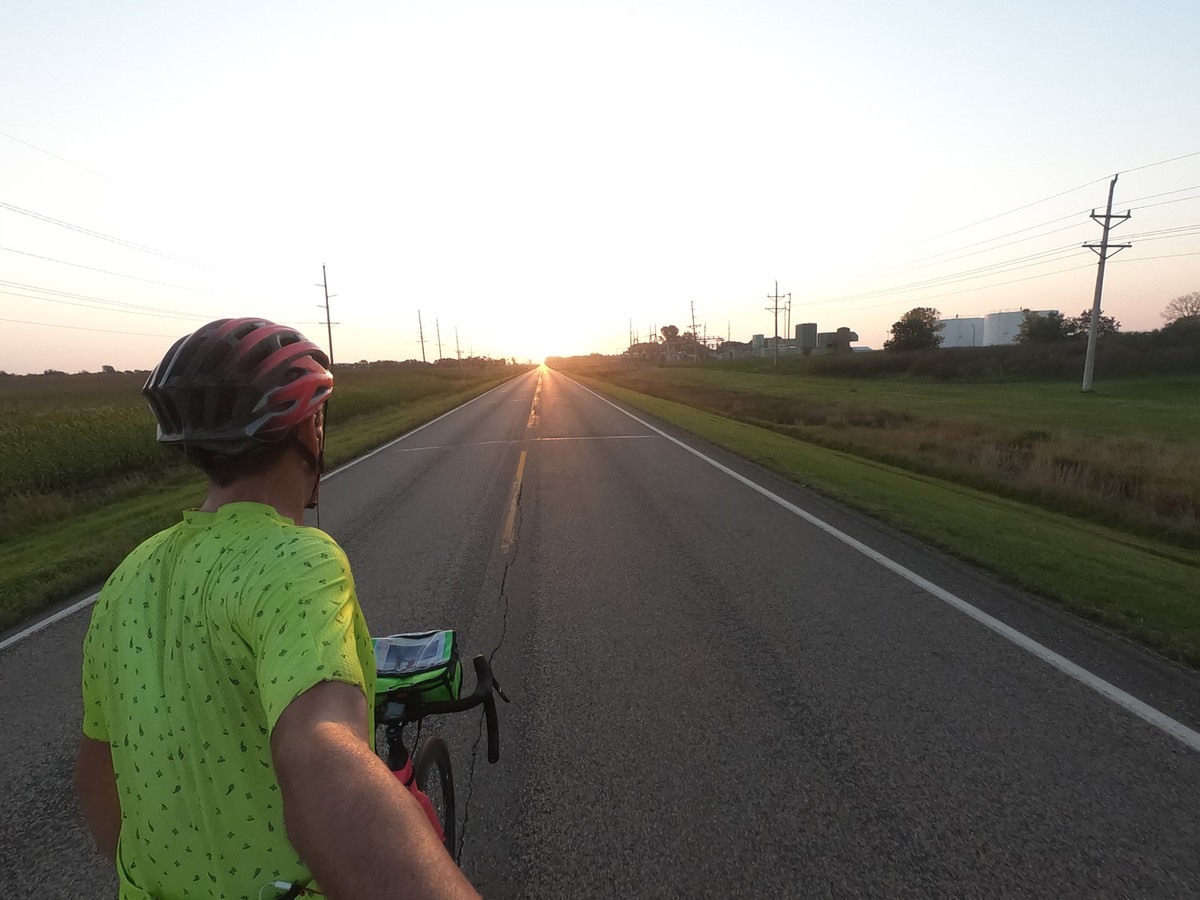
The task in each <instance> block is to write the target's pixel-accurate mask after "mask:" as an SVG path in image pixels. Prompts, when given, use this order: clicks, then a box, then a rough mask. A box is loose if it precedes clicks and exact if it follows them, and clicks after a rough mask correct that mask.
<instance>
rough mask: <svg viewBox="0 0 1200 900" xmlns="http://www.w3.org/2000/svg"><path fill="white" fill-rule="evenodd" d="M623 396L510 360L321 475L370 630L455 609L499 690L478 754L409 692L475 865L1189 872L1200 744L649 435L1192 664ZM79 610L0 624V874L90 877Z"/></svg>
mask: <svg viewBox="0 0 1200 900" xmlns="http://www.w3.org/2000/svg"><path fill="white" fill-rule="evenodd" d="M636 416H637V418H638V419H641V420H643V421H646V422H648V421H649V420H647V419H646V417H645V416H644V415H643V414H641V413H636ZM651 424H653V426H654V428H651V427H647V425H646V424H642V423H641V422H639V421H637V419H635V418H631V417H630V416H629V415H627V414H625V413H624V412H622V411H621V410H620V409H618V408H617V407H616V406H614V405H612V404H610V403H607V402H605V401H604V400H602V399H600V398H598V397H596V396H594V395H593V394H591V393H590V392H588V391H586V390H585V389H584V388H582V387H580V386H578V385H576V384H574V383H573V382H571V381H570V380H569V379H568V378H567V377H566V376H564V375H561V374H558V373H554V372H549V371H545V370H543V371H542V372H541V373H531V374H530V375H527V376H522V377H520V378H518V379H515V380H514V381H512V382H509V383H508V384H506V385H503V386H501V387H500V388H498V389H496V390H495V391H492V392H491V393H489V394H486V395H484V396H483V397H481V398H479V399H477V400H475V401H473V402H472V403H470V404H468V405H467V406H465V407H462V408H460V409H459V410H457V411H455V412H454V413H452V414H450V415H448V416H446V417H444V418H442V419H440V420H438V421H436V422H434V423H432V424H431V425H429V426H427V427H425V428H423V429H420V430H418V431H417V432H414V433H412V434H410V435H408V436H407V437H405V438H404V439H403V440H401V441H399V442H397V443H394V444H392V445H390V446H389V447H388V448H385V449H383V450H381V451H379V452H377V453H376V454H374V455H372V456H371V457H369V458H366V459H363V460H362V461H360V462H358V463H357V464H355V465H353V466H351V467H348V468H346V469H344V470H342V471H339V472H335V473H333V474H332V475H331V477H330V478H329V479H328V481H327V482H326V484H325V486H324V487H323V489H322V504H321V505H322V510H321V515H322V525H323V527H325V528H326V529H327V530H328V531H330V533H332V534H333V535H334V536H335V537H336V538H337V539H338V540H339V541H340V542H341V543H342V545H343V546H344V547H345V548H346V550H347V552H348V554H349V556H350V559H351V562H352V564H353V566H354V571H355V575H356V579H357V582H358V586H359V593H360V597H361V600H362V603H363V608H364V610H365V612H366V615H367V620H368V622H370V623H371V626H372V630H373V631H376V632H378V633H387V632H391V631H398V630H413V629H417V628H423V627H434V626H446V627H455V628H457V629H459V631H460V633H461V635H462V640H463V647H464V649H465V650H466V651H467V654H468V655H469V654H470V653H471V652H475V651H479V652H485V653H488V654H489V655H492V657H493V663H494V666H495V669H496V672H497V674H498V676H499V677H500V679H501V681H502V682H503V684H504V686H505V688H506V690H507V692H508V693H509V695H510V696H511V697H512V699H513V702H512V704H511V705H509V706H507V707H503V708H502V710H501V717H502V719H501V728H502V759H501V761H500V763H499V764H498V765H496V766H489V765H488V764H487V763H486V761H484V759H483V751H482V747H481V745H480V743H479V734H480V719H479V717H477V716H475V715H473V714H472V715H466V716H458V717H456V718H455V719H452V720H449V719H448V720H446V721H444V722H442V723H439V729H440V730H442V731H443V732H444V733H446V734H447V735H448V736H449V738H450V739H451V744H452V751H453V753H454V758H455V764H456V767H457V782H458V786H459V787H458V789H459V802H460V813H461V816H462V818H463V821H462V822H461V823H460V824H461V828H462V831H463V842H462V854H461V861H462V865H463V867H464V869H465V870H466V872H467V873H468V875H469V876H470V877H471V878H472V880H473V881H475V883H476V884H477V885H478V886H479V887H480V889H481V890H482V891H483V892H484V894H485V895H486V896H494V897H546V898H554V897H574V896H579V897H611V896H646V897H667V896H678V897H694V896H695V897H699V896H712V897H727V896H753V897H759V896H887V897H895V896H914V897H928V896H954V897H970V896H1013V895H1022V896H1061V895H1072V896H1081V895H1085V896H1154V897H1168V896H1178V897H1188V896H1192V897H1194V896H1197V895H1200V814H1198V812H1197V804H1196V798H1197V797H1198V796H1200V752H1197V751H1196V750H1194V749H1192V748H1190V747H1188V746H1186V745H1185V744H1184V743H1183V742H1181V741H1180V740H1179V739H1177V738H1176V737H1172V736H1170V735H1169V734H1167V733H1165V732H1164V731H1163V730H1162V729H1161V728H1158V727H1155V726H1154V725H1152V724H1150V723H1148V722H1146V721H1145V720H1144V719H1143V718H1139V717H1137V716H1135V715H1132V714H1131V713H1130V712H1129V711H1127V710H1126V709H1125V708H1122V707H1121V706H1119V705H1117V704H1115V703H1114V702H1112V701H1111V700H1110V699H1108V698H1106V697H1104V696H1102V695H1101V694H1100V693H1098V692H1097V691H1095V690H1093V689H1092V688H1090V687H1088V686H1086V685H1084V684H1082V683H1080V682H1079V681H1078V680H1076V679H1073V678H1070V677H1068V676H1066V675H1065V674H1063V673H1062V672H1061V671H1059V670H1058V669H1055V668H1053V667H1052V666H1050V665H1048V664H1047V663H1046V662H1044V661H1043V660H1042V659H1039V658H1037V657H1036V656H1034V655H1032V654H1030V653H1029V652H1027V651H1026V650H1024V649H1021V648H1020V647H1018V646H1017V645H1015V644H1014V643H1013V642H1012V641H1010V640H1008V639H1006V638H1005V637H1003V636H1001V635H999V634H997V633H996V632H995V631H993V630H989V629H988V628H985V627H983V626H982V625H981V624H980V623H979V622H977V621H975V620H974V619H972V618H969V617H968V616H966V615H964V614H963V613H962V612H960V611H958V610H956V609H954V608H952V607H950V606H948V605H947V604H946V603H945V602H943V600H941V599H938V598H937V597H936V596H934V595H933V594H931V593H930V592H929V591H928V590H926V589H924V588H922V587H920V586H918V585H917V584H914V583H913V581H912V580H909V579H906V578H902V577H900V576H899V575H897V574H896V573H895V572H894V571H891V570H889V569H888V568H885V567H884V566H882V565H880V564H879V563H878V562H875V561H872V560H871V559H869V558H868V557H867V556H864V555H863V554H862V553H861V552H859V551H857V550H855V549H853V548H851V547H849V546H847V545H846V544H845V543H844V542H842V541H840V540H838V539H837V538H835V537H834V536H832V535H830V534H829V533H828V532H827V531H823V530H821V529H819V528H817V527H814V525H812V524H810V523H809V522H806V521H805V520H803V519H802V518H800V517H799V516H798V515H797V514H796V513H795V512H794V511H792V510H790V509H788V508H787V507H785V506H783V505H780V503H778V502H776V501H775V500H774V499H772V497H770V496H767V495H765V494H764V493H762V492H760V491H755V490H752V489H751V488H750V487H748V486H747V485H746V484H744V483H742V482H741V481H738V480H736V479H735V478H734V477H731V476H730V474H728V473H726V472H723V471H721V470H720V469H718V468H716V467H714V466H713V465H711V464H710V463H709V462H708V461H706V460H705V459H703V458H701V457H699V456H697V455H695V454H693V453H689V452H687V451H686V450H685V449H683V448H681V447H680V446H678V445H677V444H676V443H673V442H672V441H671V440H669V439H668V438H667V437H666V436H665V435H672V436H676V437H679V438H680V439H682V440H683V441H684V442H686V443H687V444H689V445H690V446H692V447H694V448H697V449H699V450H700V451H701V453H703V454H704V455H705V456H707V457H708V458H710V459H712V460H714V461H716V462H719V463H721V464H723V465H725V466H727V467H728V468H729V469H730V470H732V471H734V472H736V473H740V474H741V475H743V476H744V477H747V478H749V479H750V480H752V481H753V482H754V483H755V484H757V485H759V486H761V487H762V488H764V489H765V490H766V491H768V492H772V493H773V494H774V495H775V496H777V497H778V498H780V499H782V500H784V501H787V502H789V503H791V504H794V505H795V506H797V507H800V508H802V509H804V510H806V511H808V512H810V513H812V514H813V515H815V516H817V517H818V518H820V519H821V520H822V521H824V522H827V523H829V524H830V525H832V526H833V527H835V528H837V529H840V530H841V531H843V532H846V533H847V534H849V535H852V536H853V537H854V538H856V539H858V540H859V541H862V542H863V543H864V544H866V545H868V546H869V547H871V548H873V549H874V550H875V551H877V552H878V553H881V554H883V556H885V557H886V558H887V559H889V560H893V561H895V562H896V563H897V564H899V565H901V566H904V567H906V568H907V569H909V570H911V571H913V572H915V573H917V574H918V575H919V576H921V577H923V578H925V579H928V580H929V581H930V582H932V583H933V584H935V585H937V586H939V587H940V588H942V589H944V590H946V591H949V592H951V593H953V594H954V595H955V596H957V597H959V598H962V599H963V600H964V601H966V602H967V603H969V604H972V605H973V606H974V607H976V608H978V609H980V610H982V611H983V612H986V613H988V614H990V615H992V616H995V617H996V618H997V619H999V620H1001V621H1003V622H1005V623H1007V624H1008V625H1010V626H1011V627H1013V628H1014V629H1017V631H1019V632H1020V633H1021V634H1023V635H1027V636H1028V637H1030V638H1032V639H1033V640H1035V641H1038V642H1040V643H1041V644H1042V645H1045V646H1046V647H1048V648H1050V649H1051V650H1053V651H1055V652H1057V653H1059V654H1062V655H1063V656H1064V657H1066V658H1067V659H1069V660H1071V661H1073V662H1075V663H1076V664H1078V665H1080V666H1082V667H1084V668H1085V669H1087V670H1088V671H1090V672H1092V673H1094V674H1095V675H1096V676H1099V677H1100V678H1103V679H1106V680H1107V681H1108V682H1111V683H1112V684H1113V685H1115V686H1116V687H1118V688H1120V689H1122V690H1124V691H1127V692H1129V694H1131V695H1133V696H1134V697H1136V698H1138V699H1140V700H1141V701H1144V702H1145V703H1148V704H1150V705H1151V706H1153V707H1154V708H1155V709H1157V710H1159V711H1161V712H1162V713H1164V714H1166V715H1167V716H1170V717H1172V718H1173V719H1174V720H1176V721H1178V722H1179V723H1181V724H1182V725H1183V726H1184V727H1186V728H1190V729H1200V678H1197V676H1196V675H1195V674H1194V673H1192V672H1190V671H1185V670H1183V669H1181V668H1179V667H1176V666H1173V665H1171V664H1169V663H1166V662H1164V661H1162V660H1160V659H1158V658H1156V657H1155V656H1153V655H1152V654H1148V653H1146V652H1144V651H1142V650H1141V649H1139V648H1137V647H1135V646H1133V645H1131V644H1129V643H1128V642H1125V641H1123V640H1120V639H1117V638H1114V637H1112V636H1110V635H1108V634H1107V633H1105V632H1104V631H1102V630H1100V629H1098V628H1095V627H1093V626H1090V625H1088V624H1086V623H1082V622H1080V621H1078V620H1075V619H1074V618H1072V617H1070V616H1067V615H1064V614H1062V613H1060V612H1058V611H1056V610H1053V609H1051V608H1049V607H1047V606H1046V605H1044V604H1042V603H1040V602H1039V601H1037V600H1035V599H1033V598H1030V597H1028V596H1025V595H1022V594H1020V593H1017V592H1014V591H1012V590H1010V589H1008V588H1005V587H1004V586H1002V585H999V584H997V583H996V582H995V581H994V580H992V579H990V578H989V577H987V576H986V575H985V574H983V573H980V572H978V571H975V570H973V569H971V568H970V567H968V566H965V565H962V564H961V563H958V562H955V561H953V560H949V559H947V558H946V557H944V556H942V555H940V554H937V553H935V552H932V551H930V550H929V549H927V548H925V547H922V546H921V545H919V544H917V543H916V542H913V541H911V540H909V539H906V538H904V537H903V536H900V535H897V534H895V533H892V532H891V531H889V530H888V529H886V528H883V527H881V526H879V525H877V524H875V523H872V522H871V521H869V520H867V519H864V518H862V517H860V516H857V515H855V514H852V513H849V512H847V511H846V510H844V509H842V508H840V507H838V506H837V505H835V504H831V503H829V502H826V501H824V500H822V499H821V498H819V497H816V496H814V495H812V494H810V493H809V492H807V491H805V490H804V489H803V488H802V487H800V486H797V485H794V484H791V483H789V482H785V481H783V480H781V479H779V478H776V477H775V476H772V475H771V474H769V473H766V472H763V471H762V470H759V469H757V468H756V467H754V466H752V465H750V464H747V463H745V462H743V461H741V460H738V459H736V458H734V457H731V456H729V455H728V454H725V453H723V452H721V451H719V450H716V449H714V448H711V447H707V446H705V445H704V444H703V443H702V442H699V441H697V440H695V439H693V438H690V437H687V436H684V435H680V434H679V433H678V432H677V431H675V430H674V429H672V428H670V427H668V426H665V425H663V424H662V423H657V422H654V423H651ZM654 429H660V430H661V433H660V431H656V430H654ZM518 476H519V481H518ZM518 489H519V490H518ZM514 498H515V500H514ZM86 619H87V616H86V614H79V615H76V616H73V617H70V618H68V619H66V620H64V621H62V622H59V623H56V624H55V625H53V626H51V627H49V628H47V629H45V630H44V631H41V632H39V633H37V634H35V635H33V636H31V637H29V638H27V639H25V640H23V641H21V642H20V643H17V644H15V645H13V646H10V647H8V648H7V649H5V650H3V651H0V687H2V690H0V713H2V715H3V722H4V727H3V729H2V731H0V759H3V763H2V764H0V796H2V797H3V798H4V811H5V815H4V817H3V818H0V897H5V898H7V897H34V896H36V897H70V896H104V895H111V894H112V884H113V882H112V879H111V876H110V875H109V874H108V873H107V872H106V871H105V868H104V866H103V864H102V863H101V862H100V861H99V859H98V858H97V857H96V855H95V853H94V851H92V850H91V849H90V845H89V844H88V841H87V839H86V837H85V835H84V834H83V832H82V829H81V827H80V826H79V824H78V820H77V815H78V814H77V811H76V810H75V807H74V803H73V800H72V799H71V796H70V790H69V770H70V764H71V761H72V757H73V749H74V743H75V741H76V736H77V734H78V727H79V716H80V712H79V700H78V675H79V645H80V642H81V641H82V636H83V631H84V629H85V627H86ZM468 680H469V679H468Z"/></svg>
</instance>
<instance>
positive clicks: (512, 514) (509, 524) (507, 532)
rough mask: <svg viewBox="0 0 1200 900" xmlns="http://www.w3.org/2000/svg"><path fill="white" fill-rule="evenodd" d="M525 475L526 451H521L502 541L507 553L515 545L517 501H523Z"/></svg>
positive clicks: (503, 548) (503, 549) (502, 549)
mask: <svg viewBox="0 0 1200 900" xmlns="http://www.w3.org/2000/svg"><path fill="white" fill-rule="evenodd" d="M524 474H525V451H524V450H522V451H521V459H520V460H519V461H518V462H517V477H516V478H514V479H513V489H512V499H510V500H509V503H508V518H507V519H506V520H505V522H504V536H503V537H502V538H501V540H500V550H501V552H503V553H507V552H508V551H509V549H510V548H511V547H512V544H513V538H514V534H513V530H514V529H515V528H516V525H517V501H518V500H520V499H521V477H522V476H523V475H524Z"/></svg>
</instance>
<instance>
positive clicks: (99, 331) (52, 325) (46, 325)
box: [0, 319, 178, 338]
mask: <svg viewBox="0 0 1200 900" xmlns="http://www.w3.org/2000/svg"><path fill="white" fill-rule="evenodd" d="M0 322H13V323H15V324H17V325H38V326H40V327H42V328H70V329H71V330H72V331H92V332H95V333H97V334H127V335H131V336H133V337H156V338H176V337H178V335H175V334H149V333H147V332H144V331H112V330H110V329H108V328H85V327H84V326H82V325H57V324H55V323H53V322H28V321H26V320H25V319H0Z"/></svg>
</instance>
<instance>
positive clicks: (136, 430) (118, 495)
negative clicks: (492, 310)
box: [0, 367, 524, 630]
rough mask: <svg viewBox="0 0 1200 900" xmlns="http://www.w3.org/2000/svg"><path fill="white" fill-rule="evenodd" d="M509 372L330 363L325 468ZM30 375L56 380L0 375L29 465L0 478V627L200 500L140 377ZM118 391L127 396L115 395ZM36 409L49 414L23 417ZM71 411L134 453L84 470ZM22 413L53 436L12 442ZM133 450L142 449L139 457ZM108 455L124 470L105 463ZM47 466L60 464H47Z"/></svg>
mask: <svg viewBox="0 0 1200 900" xmlns="http://www.w3.org/2000/svg"><path fill="white" fill-rule="evenodd" d="M519 371H524V369H521V370H519ZM513 374H514V372H513V370H512V369H475V370H469V369H463V370H458V369H454V370H433V371H430V370H416V371H415V372H414V371H412V370H403V369H390V370H387V369H383V370H377V371H355V370H354V369H346V370H343V369H342V368H340V367H339V370H338V372H337V388H336V389H335V392H334V399H333V400H331V401H330V403H331V417H330V423H329V431H328V444H327V446H326V459H327V462H328V465H329V467H330V468H331V469H332V468H334V467H336V466H337V465H340V464H341V463H343V462H347V461H349V460H350V459H353V458H354V457H356V456H359V455H361V454H362V453H365V452H366V451H368V450H370V449H372V448H374V447H377V446H379V445H380V444H383V443H385V442H386V441H388V440H390V439H391V438H393V437H396V436H397V435H400V434H403V433H404V432H406V431H409V430H411V429H412V428H414V427H416V426H417V425H420V424H422V423H424V422H428V421H430V420H431V419H434V418H436V417H437V416H439V415H441V414H442V413H444V412H446V411H447V410H450V409H453V408H454V407H456V406H459V405H460V404H462V403H464V402H466V401H467V400H469V399H471V398H472V397H476V396H478V395H479V394H482V393H483V392H485V391H487V390H489V389H491V388H492V387H494V386H495V385H497V384H499V383H500V382H502V381H504V380H507V379H508V378H511V377H512V375H513ZM35 377H36V378H52V379H55V380H56V383H54V384H51V383H49V382H46V381H41V382H38V381H35V382H32V383H25V384H22V383H21V381H20V380H17V381H16V382H14V380H13V379H12V378H4V379H0V409H5V408H7V409H8V411H10V412H15V418H17V419H18V420H21V422H18V423H17V425H13V424H12V423H8V424H7V425H5V426H0V449H4V448H12V447H14V446H15V447H17V448H18V449H20V450H21V451H22V452H23V453H24V455H23V456H22V459H23V460H24V464H25V465H27V466H31V467H32V468H33V469H34V470H36V471H35V473H34V477H30V476H28V475H25V476H13V475H12V474H11V473H10V475H9V478H8V480H7V481H5V480H4V478H3V477H2V476H0V486H2V489H0V510H3V511H4V516H3V517H2V518H0V522H3V525H4V527H3V528H0V630H3V629H5V628H8V627H10V626H12V625H14V624H16V623H18V622H20V621H22V620H23V619H25V618H27V617H28V616H31V615H33V614H34V613H36V612H38V611H39V610H41V609H44V608H45V607H47V606H49V605H51V604H53V603H55V602H57V601H61V600H63V599H65V598H67V597H70V596H72V595H73V594H75V593H77V592H79V591H81V590H84V589H86V588H88V587H91V586H94V585H97V584H99V583H100V582H101V581H103V580H104V579H105V578H106V577H108V574H109V573H110V572H111V571H112V570H113V568H114V567H115V566H116V565H117V564H118V563H119V562H120V561H121V559H122V558H124V556H125V554H126V553H128V552H129V551H130V550H131V549H132V548H133V547H134V546H136V545H137V544H138V543H139V542H141V541H142V540H144V539H145V538H147V537H149V536H150V535H152V534H154V533H155V532H156V531H159V530H161V529H162V528H165V527H167V526H169V525H171V524H173V523H174V522H177V521H178V520H179V513H180V511H181V510H183V509H186V508H189V507H195V506H198V505H199V504H200V503H202V502H203V500H204V495H205V491H206V483H205V480H204V478H203V476H202V475H201V474H200V473H199V472H198V471H197V470H195V469H192V468H191V467H189V466H187V465H181V464H179V461H178V460H177V459H176V457H175V454H173V453H170V452H169V451H166V450H164V449H163V448H161V447H159V446H158V445H157V443H156V442H155V441H154V439H153V435H154V429H153V420H152V419H151V418H150V415H149V413H148V412H147V411H146V408H145V405H144V404H143V403H142V402H141V398H140V396H138V394H137V390H138V389H139V388H140V387H141V383H142V381H144V380H145V376H144V375H141V376H131V377H122V376H119V375H105V376H99V375H97V376H35ZM61 379H77V380H76V381H74V382H72V381H70V380H66V381H63V380H61ZM96 379H106V381H100V382H98V381H96ZM129 393H132V395H133V397H134V398H135V399H133V400H129V399H128V398H127V397H125V396H124V395H125V394H129ZM5 403H7V404H8V406H7V407H5V406H3V404H5ZM37 408H41V409H44V410H54V413H53V414H46V415H44V416H40V417H38V416H36V415H31V411H32V410H36V409H37ZM97 408H99V409H97ZM81 411H82V415H84V417H86V416H87V414H88V412H89V411H90V412H92V414H93V417H94V419H95V420H100V421H104V416H105V415H109V416H110V417H111V418H110V420H109V421H111V422H114V423H117V424H114V426H113V427H114V429H115V430H116V431H118V432H119V433H121V434H122V435H123V436H125V437H126V438H128V440H129V443H130V444H132V445H133V446H134V447H135V450H134V451H129V452H127V453H126V454H125V456H124V457H122V455H121V453H122V448H121V444H120V442H118V441H111V442H108V443H105V444H103V446H100V447H98V448H97V452H96V453H95V454H94V455H95V456H96V457H99V458H102V459H104V460H105V464H104V465H103V466H98V465H96V464H95V463H94V462H93V464H92V465H91V466H89V465H88V464H86V463H85V462H84V460H85V459H86V457H87V456H88V455H89V453H88V450H89V449H90V447H89V445H88V444H86V443H84V442H85V441H91V440H92V439H93V438H94V437H95V433H94V431H93V430H91V429H85V430H83V431H82V433H81V432H79V431H76V430H73V429H72V428H71V427H70V423H72V422H75V421H77V420H78V418H79V415H80V414H81ZM106 411H107V412H106ZM131 411H132V412H136V413H137V416H136V418H135V419H134V421H135V423H136V425H135V427H133V428H132V429H131V430H130V431H129V432H128V433H127V432H123V431H121V429H120V425H119V423H120V422H123V421H124V420H125V417H126V416H129V415H131V414H132V412H131ZM5 418H13V417H11V416H9V417H5ZM31 418H38V419H39V421H40V422H41V423H42V424H43V425H44V426H45V427H44V429H43V430H44V431H45V432H48V433H49V434H53V435H54V436H55V438H56V440H49V439H48V438H47V437H46V435H45V434H41V435H39V438H38V439H37V440H32V439H31V440H30V441H29V446H24V447H23V446H22V445H21V443H20V436H21V435H25V436H26V437H29V436H30V432H29V431H28V428H27V425H28V422H29V421H30V419H31ZM147 432H148V433H149V435H150V438H149V441H148V442H147V441H146V440H145V435H146V433H147ZM35 433H37V432H35ZM56 441H57V442H56ZM142 444H146V445H147V446H148V449H149V450H150V451H151V453H149V454H140V453H139V451H140V449H141V446H142ZM35 448H36V449H35ZM114 449H115V451H116V452H112V451H113V450H114ZM119 458H124V459H126V463H125V464H124V465H117V464H116V460H117V459H119ZM55 460H63V461H64V462H63V463H62V464H60V465H55V464H54V461H55ZM6 471H7V470H6ZM22 479H23V480H22ZM14 485H15V486H14ZM39 487H41V490H39V489H38V488H39Z"/></svg>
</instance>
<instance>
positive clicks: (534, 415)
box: [525, 372, 542, 428]
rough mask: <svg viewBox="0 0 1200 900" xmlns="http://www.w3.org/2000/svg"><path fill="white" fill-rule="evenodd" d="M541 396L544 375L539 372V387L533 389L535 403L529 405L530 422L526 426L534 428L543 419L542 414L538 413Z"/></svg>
mask: <svg viewBox="0 0 1200 900" xmlns="http://www.w3.org/2000/svg"><path fill="white" fill-rule="evenodd" d="M541 396H542V375H541V373H540V372H539V373H538V380H537V387H536V388H534V389H533V405H532V406H530V407H529V422H528V424H526V426H525V427H526V428H533V427H534V426H535V425H537V424H538V422H539V421H540V419H541V416H539V415H538V400H540V399H541Z"/></svg>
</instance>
